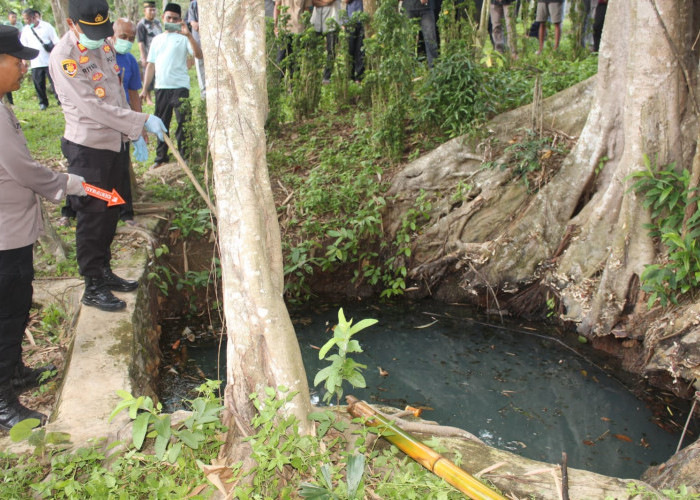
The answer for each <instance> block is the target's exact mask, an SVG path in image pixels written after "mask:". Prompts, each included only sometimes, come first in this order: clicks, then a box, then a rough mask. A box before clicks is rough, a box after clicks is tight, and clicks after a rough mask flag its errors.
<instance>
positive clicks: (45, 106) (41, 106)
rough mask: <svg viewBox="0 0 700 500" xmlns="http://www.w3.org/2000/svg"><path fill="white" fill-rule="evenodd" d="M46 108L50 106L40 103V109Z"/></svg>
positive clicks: (44, 109)
mask: <svg viewBox="0 0 700 500" xmlns="http://www.w3.org/2000/svg"><path fill="white" fill-rule="evenodd" d="M46 108H48V106H47V105H46V104H39V109H40V110H41V111H46Z"/></svg>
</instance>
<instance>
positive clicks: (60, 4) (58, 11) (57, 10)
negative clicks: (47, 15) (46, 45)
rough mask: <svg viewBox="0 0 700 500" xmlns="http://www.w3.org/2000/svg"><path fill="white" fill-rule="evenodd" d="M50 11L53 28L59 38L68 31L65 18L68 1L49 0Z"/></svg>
mask: <svg viewBox="0 0 700 500" xmlns="http://www.w3.org/2000/svg"><path fill="white" fill-rule="evenodd" d="M51 10H52V11H53V19H54V21H55V23H56V24H55V26H54V27H55V28H56V32H57V33H58V37H59V38H60V37H62V36H63V35H64V34H65V33H66V30H67V29H68V25H67V24H66V18H67V17H68V0H51Z"/></svg>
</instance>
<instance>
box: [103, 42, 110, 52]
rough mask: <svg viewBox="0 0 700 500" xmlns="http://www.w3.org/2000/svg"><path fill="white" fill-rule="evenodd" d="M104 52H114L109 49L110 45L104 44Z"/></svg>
mask: <svg viewBox="0 0 700 500" xmlns="http://www.w3.org/2000/svg"><path fill="white" fill-rule="evenodd" d="M102 50H104V51H105V52H112V49H110V48H109V45H107V44H104V45H103V46H102Z"/></svg>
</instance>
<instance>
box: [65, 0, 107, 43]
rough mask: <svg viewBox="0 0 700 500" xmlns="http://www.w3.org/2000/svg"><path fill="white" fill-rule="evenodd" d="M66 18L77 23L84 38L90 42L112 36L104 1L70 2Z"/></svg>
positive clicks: (83, 0)
mask: <svg viewBox="0 0 700 500" xmlns="http://www.w3.org/2000/svg"><path fill="white" fill-rule="evenodd" d="M68 17H70V18H71V19H72V20H73V21H74V22H75V21H77V23H78V25H79V26H80V29H81V30H83V33H85V36H87V37H88V38H89V39H91V40H100V39H102V38H107V37H109V36H112V35H114V30H113V29H112V21H110V20H109V5H107V1H106V0H70V3H69V4H68Z"/></svg>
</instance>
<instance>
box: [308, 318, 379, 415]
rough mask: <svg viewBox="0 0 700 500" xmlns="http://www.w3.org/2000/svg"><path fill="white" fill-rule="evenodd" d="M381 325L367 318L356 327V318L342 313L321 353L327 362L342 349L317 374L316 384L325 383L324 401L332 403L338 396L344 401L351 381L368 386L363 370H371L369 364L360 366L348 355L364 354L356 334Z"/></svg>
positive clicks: (359, 385) (356, 384) (360, 385)
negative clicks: (343, 398)
mask: <svg viewBox="0 0 700 500" xmlns="http://www.w3.org/2000/svg"><path fill="white" fill-rule="evenodd" d="M375 323H377V320H376V319H363V320H362V321H360V322H359V323H357V324H356V325H354V326H353V324H352V319H351V320H350V321H348V320H346V319H345V314H343V309H342V308H340V310H339V311H338V324H337V325H336V326H335V328H334V329H333V338H332V339H330V340H329V341H328V342H326V343H325V344H324V346H323V347H321V350H320V351H319V353H318V359H325V358H326V354H328V351H330V350H331V348H332V347H333V346H337V347H338V352H337V354H331V355H330V356H328V358H327V359H328V361H330V362H331V364H330V365H329V366H326V367H325V368H323V369H322V370H320V371H319V372H318V373H317V374H316V378H315V379H314V385H319V384H320V383H321V382H325V384H324V385H325V387H326V394H324V396H323V401H325V402H326V403H329V402H330V400H331V399H332V398H333V395H335V396H336V400H337V401H338V402H340V398H341V397H342V396H343V381H344V380H347V381H348V382H349V383H350V385H352V386H353V387H366V386H367V383H366V382H365V377H363V376H362V370H364V369H365V368H367V366H366V365H363V364H361V363H357V362H356V361H355V360H353V359H352V358H349V357H348V353H351V352H362V347H360V343H359V342H358V341H357V340H354V339H353V338H352V336H353V335H355V334H356V333H358V332H360V331H362V330H364V329H365V328H368V327H370V326H372V325H374V324H375Z"/></svg>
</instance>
